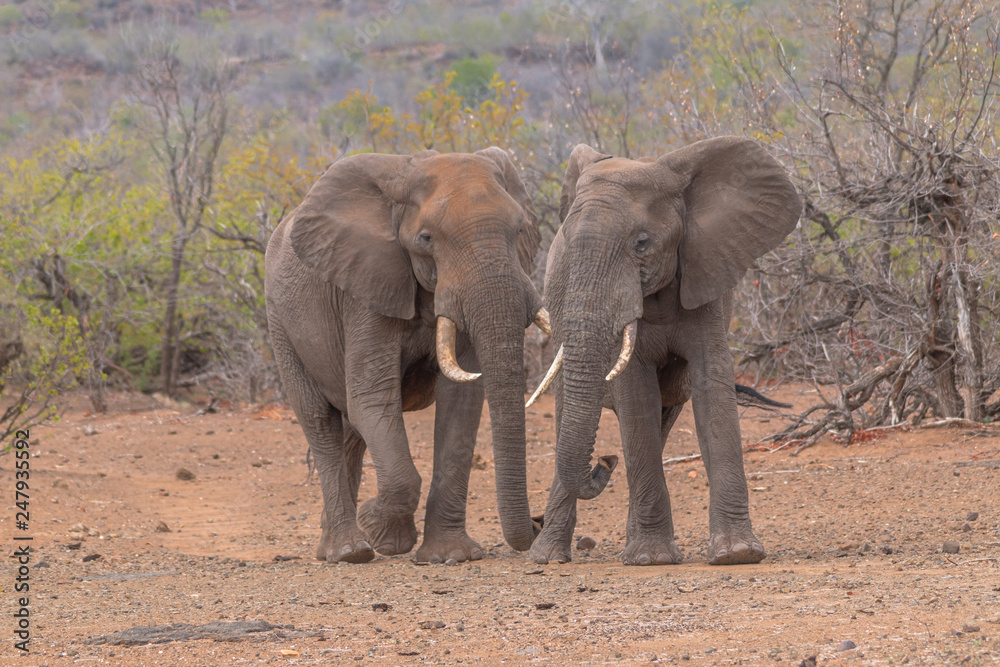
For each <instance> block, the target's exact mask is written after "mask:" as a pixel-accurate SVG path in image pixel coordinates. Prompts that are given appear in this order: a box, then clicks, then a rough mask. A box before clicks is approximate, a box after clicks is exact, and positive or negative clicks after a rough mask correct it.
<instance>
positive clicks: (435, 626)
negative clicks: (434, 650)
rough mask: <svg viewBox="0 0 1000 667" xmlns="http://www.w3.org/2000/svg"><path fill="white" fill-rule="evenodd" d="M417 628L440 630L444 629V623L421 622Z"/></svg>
mask: <svg viewBox="0 0 1000 667" xmlns="http://www.w3.org/2000/svg"><path fill="white" fill-rule="evenodd" d="M417 627H419V628H420V629H421V630H440V629H441V628H443V627H444V621H420V624H419V625H418V626H417Z"/></svg>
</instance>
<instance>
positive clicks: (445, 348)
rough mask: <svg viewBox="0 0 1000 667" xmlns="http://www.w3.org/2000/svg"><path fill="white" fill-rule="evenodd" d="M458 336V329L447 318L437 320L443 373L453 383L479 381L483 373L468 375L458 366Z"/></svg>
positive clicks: (440, 362)
mask: <svg viewBox="0 0 1000 667" xmlns="http://www.w3.org/2000/svg"><path fill="white" fill-rule="evenodd" d="M457 335H458V327H457V326H455V323H454V322H452V321H451V320H449V319H448V318H447V317H443V316H442V317H439V318H438V320H437V358H438V366H440V367H441V372H442V373H444V376H445V377H446V378H448V379H449V380H451V381H452V382H472V381H473V380H477V379H479V376H481V375H482V373H468V372H466V371H463V370H462V367H461V366H459V365H458V359H456V358H455V338H456V336H457Z"/></svg>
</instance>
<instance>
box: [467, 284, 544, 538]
mask: <svg viewBox="0 0 1000 667" xmlns="http://www.w3.org/2000/svg"><path fill="white" fill-rule="evenodd" d="M479 285H480V288H479V289H481V290H482V292H481V293H480V294H479V295H478V296H477V295H475V294H474V295H472V297H471V298H470V299H468V300H467V301H466V304H467V305H466V307H465V311H466V321H467V322H468V323H469V334H470V336H471V338H472V344H473V347H474V348H475V351H476V357H477V358H478V359H479V364H480V367H481V369H482V371H483V376H484V377H483V380H484V381H485V383H486V402H487V404H488V406H489V410H490V423H491V425H492V429H493V462H494V468H495V470H496V492H497V512H498V514H499V515H500V525H501V527H502V528H503V535H504V539H506V540H507V543H508V544H509V545H510V546H511V547H513V548H514V549H516V550H518V551H526V550H527V549H529V548H530V547H531V543H532V542H533V541H534V539H535V534H536V530H535V527H534V525H533V523H532V519H531V511H530V508H529V505H528V486H527V468H526V451H525V433H524V428H525V426H524V370H523V369H524V329H525V327H526V325H527V323H528V321H530V318H531V317H533V316H534V312H533V310H535V309H537V306H538V304H537V303H533V302H532V301H533V300H532V299H529V298H528V296H527V295H528V294H529V292H527V291H526V290H525V289H524V288H523V286H522V285H521V281H519V280H517V278H516V277H504V278H502V279H496V278H493V279H484V280H482V281H480V282H479ZM477 291H478V290H477ZM536 298H537V297H536ZM468 304H477V305H476V306H474V308H475V307H480V306H479V304H482V306H481V307H482V308H483V312H479V313H477V312H474V311H472V312H470V307H469V305H468Z"/></svg>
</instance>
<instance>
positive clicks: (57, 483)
mask: <svg viewBox="0 0 1000 667" xmlns="http://www.w3.org/2000/svg"><path fill="white" fill-rule="evenodd" d="M52 488H53V489H68V488H69V484H67V483H66V480H64V479H63V478H62V477H56V478H55V479H54V480H52Z"/></svg>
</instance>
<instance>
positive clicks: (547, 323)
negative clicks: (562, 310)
mask: <svg viewBox="0 0 1000 667" xmlns="http://www.w3.org/2000/svg"><path fill="white" fill-rule="evenodd" d="M535 326H536V327H538V328H539V329H541V330H542V333H543V334H545V335H546V336H551V335H552V320H550V319H549V311H547V310H545V309H544V308H539V309H538V312H537V313H535Z"/></svg>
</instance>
